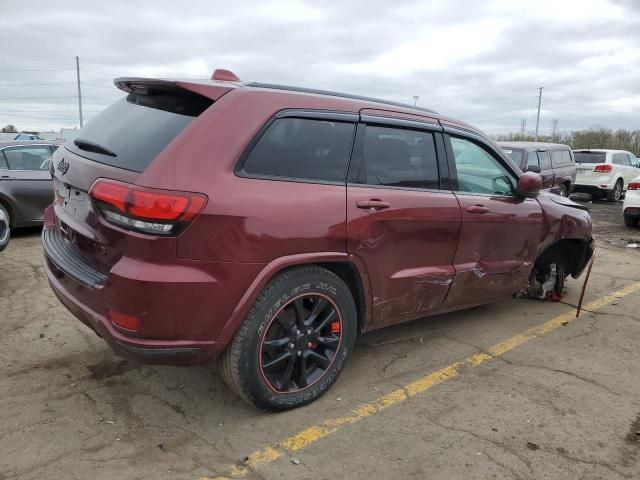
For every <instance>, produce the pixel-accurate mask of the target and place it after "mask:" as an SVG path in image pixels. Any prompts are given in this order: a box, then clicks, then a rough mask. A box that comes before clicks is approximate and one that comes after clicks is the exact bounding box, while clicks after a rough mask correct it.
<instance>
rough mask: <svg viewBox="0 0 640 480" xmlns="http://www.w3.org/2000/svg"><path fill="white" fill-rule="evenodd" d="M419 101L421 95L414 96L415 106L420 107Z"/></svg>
mask: <svg viewBox="0 0 640 480" xmlns="http://www.w3.org/2000/svg"><path fill="white" fill-rule="evenodd" d="M418 100H420V95H414V96H413V106H414V107H415V106H417V105H418Z"/></svg>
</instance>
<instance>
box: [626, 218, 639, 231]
mask: <svg viewBox="0 0 640 480" xmlns="http://www.w3.org/2000/svg"><path fill="white" fill-rule="evenodd" d="M624 224H625V225H626V226H627V227H632V228H633V227H637V226H638V219H637V218H633V217H631V216H629V215H625V216H624Z"/></svg>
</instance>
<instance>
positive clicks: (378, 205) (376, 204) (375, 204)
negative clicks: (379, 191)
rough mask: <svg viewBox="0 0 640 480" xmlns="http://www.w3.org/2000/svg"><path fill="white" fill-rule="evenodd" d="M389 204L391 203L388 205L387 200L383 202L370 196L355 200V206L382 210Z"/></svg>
mask: <svg viewBox="0 0 640 480" xmlns="http://www.w3.org/2000/svg"><path fill="white" fill-rule="evenodd" d="M390 206H391V205H389V203H388V202H383V201H382V200H379V199H377V198H372V199H371V200H358V201H357V202H356V207H358V208H363V209H367V210H384V209H385V208H389V207H390Z"/></svg>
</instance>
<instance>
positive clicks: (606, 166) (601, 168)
mask: <svg viewBox="0 0 640 480" xmlns="http://www.w3.org/2000/svg"><path fill="white" fill-rule="evenodd" d="M611 170H613V166H612V165H610V164H608V163H605V164H603V165H596V168H594V169H593V171H594V172H599V173H609V172H610V171H611Z"/></svg>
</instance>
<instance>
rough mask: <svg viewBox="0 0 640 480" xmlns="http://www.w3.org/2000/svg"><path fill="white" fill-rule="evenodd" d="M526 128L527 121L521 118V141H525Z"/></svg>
mask: <svg viewBox="0 0 640 480" xmlns="http://www.w3.org/2000/svg"><path fill="white" fill-rule="evenodd" d="M526 128H527V119H526V118H521V119H520V140H524V132H525V129H526Z"/></svg>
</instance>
